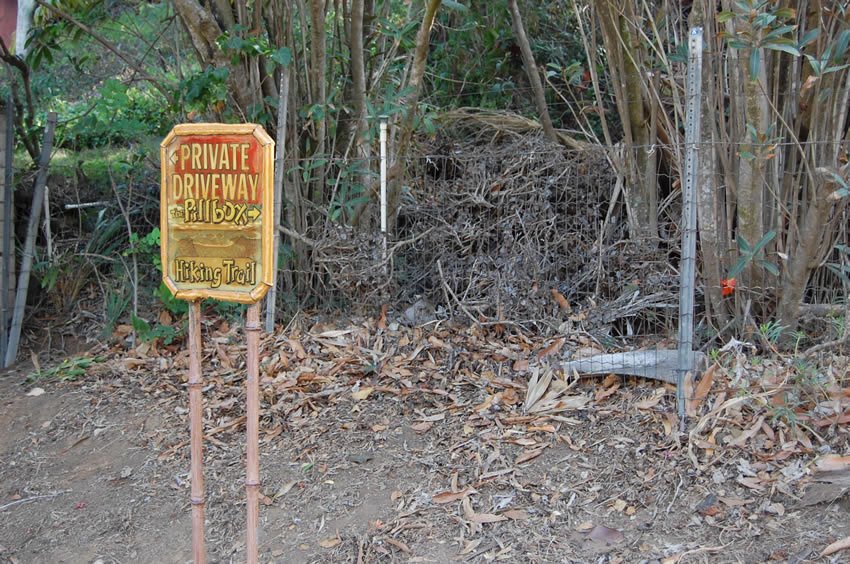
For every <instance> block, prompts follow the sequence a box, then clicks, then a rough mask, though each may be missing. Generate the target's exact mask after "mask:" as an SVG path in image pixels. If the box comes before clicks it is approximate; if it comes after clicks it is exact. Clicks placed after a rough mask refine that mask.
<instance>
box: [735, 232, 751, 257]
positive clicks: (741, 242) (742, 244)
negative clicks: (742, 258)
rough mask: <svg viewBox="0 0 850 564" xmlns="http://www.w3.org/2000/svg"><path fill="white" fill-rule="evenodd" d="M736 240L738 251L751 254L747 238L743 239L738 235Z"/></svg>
mask: <svg viewBox="0 0 850 564" xmlns="http://www.w3.org/2000/svg"><path fill="white" fill-rule="evenodd" d="M736 240H737V241H738V249H740V251H741V252H742V253H745V254H748V255H751V254H753V248H752V247H751V246H750V244H749V242H747V240H746V239H744V236H743V235H738V237H737V238H736Z"/></svg>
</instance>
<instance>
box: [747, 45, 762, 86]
mask: <svg viewBox="0 0 850 564" xmlns="http://www.w3.org/2000/svg"><path fill="white" fill-rule="evenodd" d="M759 70H761V53H760V52H759V50H758V49H752V50H751V51H750V80H756V79H757V78H758V76H759Z"/></svg>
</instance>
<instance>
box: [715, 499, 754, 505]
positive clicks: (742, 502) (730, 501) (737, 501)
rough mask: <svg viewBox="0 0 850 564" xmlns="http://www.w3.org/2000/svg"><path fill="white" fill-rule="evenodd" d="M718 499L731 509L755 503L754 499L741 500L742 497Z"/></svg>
mask: <svg viewBox="0 0 850 564" xmlns="http://www.w3.org/2000/svg"><path fill="white" fill-rule="evenodd" d="M717 499H718V500H720V502H722V503H723V504H725V505H727V506H729V507H742V506H744V505H747V504H750V503H752V502H753V501H755V500H753V499H741V498H740V497H718V498H717Z"/></svg>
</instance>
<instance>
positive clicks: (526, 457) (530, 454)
mask: <svg viewBox="0 0 850 564" xmlns="http://www.w3.org/2000/svg"><path fill="white" fill-rule="evenodd" d="M548 446H549V445H543V446H542V447H540V448H536V449H534V450H524V451H522V452H521V453H520V454H519V456H517V457H516V460H515V461H514V464H516V465H520V464H525V463H526V462H529V461H530V460H534V459H535V458H537V457H538V456H540V455H541V454H543V451H544V450H546V447H548Z"/></svg>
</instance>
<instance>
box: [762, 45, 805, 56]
mask: <svg viewBox="0 0 850 564" xmlns="http://www.w3.org/2000/svg"><path fill="white" fill-rule="evenodd" d="M764 47H765V49H770V50H772V51H782V52H783V53H788V54H789V55H794V56H795V57H799V56H800V51H799V50H798V49H797V48H796V47H794V46H793V45H783V44H782V43H767V44H765V46H764Z"/></svg>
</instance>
